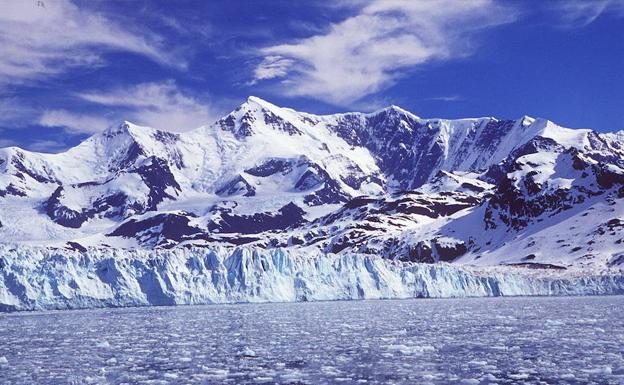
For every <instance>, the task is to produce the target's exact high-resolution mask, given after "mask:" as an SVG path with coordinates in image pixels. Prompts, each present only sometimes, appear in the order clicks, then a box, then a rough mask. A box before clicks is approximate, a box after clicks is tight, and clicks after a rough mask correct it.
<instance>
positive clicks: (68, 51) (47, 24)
mask: <svg viewBox="0 0 624 385" xmlns="http://www.w3.org/2000/svg"><path fill="white" fill-rule="evenodd" d="M160 40H161V39H160V37H159V36H156V35H154V34H152V33H150V32H148V31H146V30H140V29H139V28H138V27H132V28H130V27H128V26H122V25H119V24H117V23H116V22H115V21H114V20H113V19H111V18H110V17H106V16H105V15H102V14H100V13H95V12H93V11H89V10H87V9H85V8H84V7H79V6H76V5H75V4H73V3H71V2H69V1H67V0H55V1H48V0H42V1H1V2H0V46H1V47H2V55H0V84H1V83H21V82H24V81H27V80H33V79H39V78H42V77H45V76H50V75H54V74H58V73H62V72H65V71H67V70H69V69H72V68H75V67H79V66H93V65H100V64H101V63H102V60H103V59H102V53H104V52H106V51H111V50H118V51H124V52H132V53H135V54H138V55H142V56H145V57H148V58H150V59H152V60H154V61H157V62H159V63H164V64H167V65H173V66H179V65H181V64H183V62H180V60H179V58H174V57H173V56H172V55H170V54H169V51H167V50H166V49H165V48H164V47H162V45H161V42H160Z"/></svg>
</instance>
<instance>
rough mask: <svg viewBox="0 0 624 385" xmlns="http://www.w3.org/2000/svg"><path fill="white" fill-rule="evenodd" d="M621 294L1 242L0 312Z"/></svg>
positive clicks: (197, 253)
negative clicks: (243, 303) (359, 300)
mask: <svg viewBox="0 0 624 385" xmlns="http://www.w3.org/2000/svg"><path fill="white" fill-rule="evenodd" d="M597 294H624V275H622V274H621V272H616V271H613V272H609V271H607V272H601V273H591V274H590V273H586V274H583V275H578V276H577V275H574V274H571V273H567V272H564V273H554V272H548V273H536V272H534V271H528V270H524V269H517V268H515V269H514V268H501V267H497V268H492V269H487V268H479V269H476V268H470V267H460V266H455V265H450V264H434V265H431V264H418V263H404V262H397V261H390V260H386V259H382V258H378V257H373V256H364V255H355V254H354V255H340V256H338V255H332V254H330V255H314V256H311V255H303V254H301V253H300V252H299V253H293V252H289V251H286V250H283V249H273V250H264V249H259V248H251V247H238V248H224V247H214V248H209V249H205V248H191V249H184V248H177V249H172V250H121V249H106V248H101V249H89V250H88V251H86V252H79V251H72V250H66V249H52V248H43V247H30V246H22V245H17V246H10V245H0V310H2V311H13V310H39V309H70V308H91V307H117V306H146V305H182V304H207V303H235V302H282V301H318V300H347V299H378V298H413V297H466V296H518V295H597Z"/></svg>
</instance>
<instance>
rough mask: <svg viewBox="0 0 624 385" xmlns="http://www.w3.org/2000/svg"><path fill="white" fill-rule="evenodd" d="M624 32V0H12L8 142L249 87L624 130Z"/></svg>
mask: <svg viewBox="0 0 624 385" xmlns="http://www.w3.org/2000/svg"><path fill="white" fill-rule="evenodd" d="M622 36H624V0H584V1H574V0H567V1H558V0H552V1H544V2H542V1H534V0H530V1H522V0H517V1H506V0H475V1H469V0H436V1H425V0H422V1H418V0H414V1H401V0H398V1H397V0H369V1H363V0H347V1H343V2H335V1H306V2H304V1H300V2H299V1H297V2H294V1H280V0H273V1H251V0H247V1H237V0H230V1H189V0H183V1H177V2H173V1H139V0H135V1H129V0H127V1H74V2H71V1H68V0H65V1H63V0H59V1H53V0H22V1H18V0H14V1H13V0H7V1H3V2H0V147H3V146H9V145H18V146H21V147H24V148H27V149H31V150H36V151H47V152H56V151H61V150H63V149H66V148H67V147H68V146H72V145H75V144H76V143H78V142H79V141H80V140H83V139H84V138H86V137H88V136H89V135H92V134H93V133H96V132H99V131H101V130H103V129H105V128H107V127H108V126H110V125H113V124H117V123H118V122H119V121H121V120H130V121H132V122H134V123H137V124H143V125H149V126H153V127H156V128H161V129H168V130H172V131H185V130H189V129H192V128H195V127H197V126H200V125H203V124H208V123H211V122H212V121H214V120H216V119H217V118H218V117H220V116H222V115H223V114H225V113H227V112H229V111H230V110H232V109H234V108H235V107H236V106H237V105H238V104H240V103H241V102H243V101H244V100H245V99H246V97H247V96H248V95H256V96H260V97H262V98H264V99H267V100H269V101H271V102H273V103H275V104H278V105H281V106H288V107H292V108H295V109H298V110H302V111H308V112H313V113H333V112H343V111H352V110H358V111H371V110H375V109H378V108H381V107H384V106H387V105H390V104H396V105H399V106H402V107H403V108H406V109H408V110H410V111H412V112H414V113H415V114H417V115H419V116H421V117H445V118H459V117H476V116H496V117H499V118H518V117H520V116H522V115H525V114H526V115H531V116H536V117H545V118H548V119H551V120H553V121H555V122H557V123H559V124H561V125H564V126H567V127H588V128H594V129H596V130H599V131H615V130H622V129H624V42H623V40H624V39H622Z"/></svg>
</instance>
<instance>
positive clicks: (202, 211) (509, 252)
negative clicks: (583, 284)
mask: <svg viewBox="0 0 624 385" xmlns="http://www.w3.org/2000/svg"><path fill="white" fill-rule="evenodd" d="M623 198H624V133H623V132H619V133H606V134H602V133H597V132H595V131H592V130H587V129H568V128H564V127H560V126H558V125H556V124H555V123H553V122H551V121H548V120H544V119H533V118H530V117H526V116H525V117H522V118H520V119H517V120H498V119H495V118H490V117H486V118H476V119H459V120H445V119H422V118H419V117H418V116H416V115H414V114H412V113H410V112H408V111H405V110H403V109H401V108H399V107H396V106H391V107H388V108H385V109H382V110H379V111H376V112H373V113H368V114H365V113H345V114H335V115H326V116H319V115H313V114H308V113H302V112H297V111H294V110H292V109H287V108H280V107H277V106H275V105H273V104H271V103H268V102H266V101H264V100H261V99H259V98H256V97H250V98H249V99H248V100H247V101H246V102H245V103H243V104H242V105H241V106H239V107H238V108H237V109H235V110H234V111H232V112H231V113H230V114H228V115H227V116H225V117H223V118H221V119H219V120H218V121H217V122H215V123H214V124H211V125H207V126H203V127H199V128H197V129H194V130H192V131H188V132H185V133H180V134H177V133H170V132H165V131H159V130H155V129H152V128H148V127H140V126H137V125H134V124H132V123H129V122H124V123H123V124H121V125H119V126H117V127H113V128H110V129H108V130H107V131H105V132H102V133H100V134H96V135H94V136H92V137H91V138H89V139H87V140H86V141H84V142H83V143H81V144H79V145H78V146H76V147H74V148H72V149H70V150H68V151H66V152H63V153H59V154H41V153H34V152H29V151H25V150H22V149H19V148H15V147H9V148H3V149H0V242H2V243H7V244H13V243H20V244H27V245H31V246H42V247H47V248H50V249H51V248H66V249H74V250H79V251H82V250H84V249H86V248H92V249H95V248H107V247H110V248H123V249H133V248H144V249H154V248H159V249H160V248H185V247H209V248H212V247H215V246H219V245H220V246H225V247H228V246H232V247H233V246H238V245H249V246H254V247H258V248H262V249H274V248H286V249H292V250H297V252H298V253H303V254H305V253H310V255H312V254H314V255H318V253H319V252H321V253H325V254H353V253H359V254H368V255H375V256H382V257H384V258H388V259H396V260H404V261H412V262H429V263H431V262H438V261H446V262H453V263H459V264H476V265H498V264H509V265H518V266H528V267H542V268H544V267H550V268H560V269H563V268H566V267H570V266H575V267H578V266H587V267H592V266H593V267H600V268H605V267H616V268H618V267H621V266H624V203H623V202H624V200H623Z"/></svg>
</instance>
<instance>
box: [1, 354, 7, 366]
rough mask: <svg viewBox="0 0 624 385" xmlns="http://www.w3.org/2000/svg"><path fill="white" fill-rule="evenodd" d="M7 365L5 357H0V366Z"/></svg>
mask: <svg viewBox="0 0 624 385" xmlns="http://www.w3.org/2000/svg"><path fill="white" fill-rule="evenodd" d="M8 364H9V361H8V360H7V359H6V357H4V356H2V357H0V366H4V365H8Z"/></svg>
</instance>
